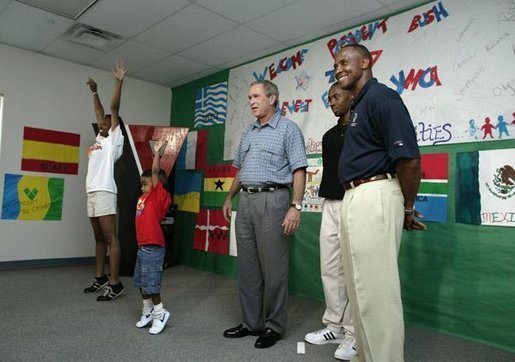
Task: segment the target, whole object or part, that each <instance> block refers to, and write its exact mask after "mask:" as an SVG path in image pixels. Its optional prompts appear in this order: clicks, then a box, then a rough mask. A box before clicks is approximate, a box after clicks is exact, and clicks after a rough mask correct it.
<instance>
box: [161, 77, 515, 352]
mask: <svg viewBox="0 0 515 362" xmlns="http://www.w3.org/2000/svg"><path fill="white" fill-rule="evenodd" d="M228 75H229V71H223V72H220V73H217V74H214V75H212V76H209V77H206V78H203V79H201V80H198V81H195V82H192V83H188V84H186V85H184V86H181V87H177V88H174V89H173V100H172V120H171V122H172V125H173V126H183V127H190V128H192V127H193V118H194V100H195V90H196V89H198V88H201V87H205V86H207V85H211V84H214V83H218V82H222V81H225V80H227V79H228ZM249 115H250V112H249ZM328 116H329V115H328ZM248 121H250V117H249V119H248V120H242V122H248ZM205 129H208V141H207V142H208V144H207V163H208V164H215V163H221V162H223V140H224V127H223V126H214V127H208V128H205ZM235 137H238V138H239V135H235ZM514 147H515V140H508V141H498V142H484V143H468V144H456V145H445V146H431V147H422V149H421V151H422V153H444V152H445V153H448V154H449V163H450V165H449V197H448V205H449V206H448V222H447V223H428V230H427V231H425V232H411V233H407V232H406V233H405V234H404V236H403V240H402V245H401V250H400V255H399V270H400V275H401V282H402V294H403V302H404V312H405V318H406V321H407V322H408V323H413V324H417V325H421V326H425V327H428V328H431V329H435V330H437V331H440V332H443V333H449V334H452V335H456V336H461V337H463V338H467V339H471V340H476V341H480V342H482V343H487V344H491V345H494V346H497V347H500V348H504V349H507V350H511V351H514V352H515V327H514V326H515V230H514V229H513V228H503V227H485V226H473V225H463V224H456V223H455V222H454V214H455V207H459V205H458V206H455V189H454V188H455V159H456V153H457V152H466V151H476V150H485V149H498V148H514ZM514 210H515V200H514ZM319 225H320V214H315V213H303V214H302V223H301V227H300V229H299V230H298V231H297V232H296V233H295V236H294V237H293V238H292V240H291V244H290V278H289V285H290V293H292V294H295V295H299V296H305V297H310V298H315V299H317V300H320V301H323V291H322V285H321V279H320V261H319V247H318V233H319ZM193 227H194V214H191V213H182V212H179V214H178V216H177V223H176V240H177V248H176V253H177V258H178V260H179V262H180V263H182V264H185V265H188V266H191V267H194V268H198V269H202V270H207V271H211V272H214V273H217V274H221V275H224V276H229V277H236V276H237V264H236V258H234V257H230V256H220V255H214V254H209V253H205V252H200V251H196V250H193V249H192V244H193V239H192V238H193ZM320 317H321V316H320Z"/></svg>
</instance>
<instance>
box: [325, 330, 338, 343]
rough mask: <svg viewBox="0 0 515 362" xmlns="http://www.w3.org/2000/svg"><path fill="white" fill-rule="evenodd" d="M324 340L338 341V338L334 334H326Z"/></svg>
mask: <svg viewBox="0 0 515 362" xmlns="http://www.w3.org/2000/svg"><path fill="white" fill-rule="evenodd" d="M324 338H325V340H326V341H329V340H332V339H336V337H335V336H334V334H333V332H329V333H324Z"/></svg>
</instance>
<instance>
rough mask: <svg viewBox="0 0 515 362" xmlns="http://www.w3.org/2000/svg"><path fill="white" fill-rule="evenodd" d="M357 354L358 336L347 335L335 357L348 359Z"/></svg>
mask: <svg viewBox="0 0 515 362" xmlns="http://www.w3.org/2000/svg"><path fill="white" fill-rule="evenodd" d="M355 355H356V338H354V337H353V336H350V335H345V338H344V339H343V342H342V343H340V345H339V346H338V349H337V350H336V352H334V358H336V359H341V360H345V361H348V360H350V359H351V358H352V357H354V356H355Z"/></svg>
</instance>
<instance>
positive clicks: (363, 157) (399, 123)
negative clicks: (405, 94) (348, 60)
mask: <svg viewBox="0 0 515 362" xmlns="http://www.w3.org/2000/svg"><path fill="white" fill-rule="evenodd" d="M399 158H409V159H415V158H420V153H419V149H418V145H417V136H416V134H415V128H414V127H413V123H412V121H411V117H410V115H409V112H408V110H407V108H406V106H405V105H404V102H403V101H402V99H401V97H400V96H399V94H397V92H395V91H394V90H393V89H390V88H388V87H387V86H385V85H384V84H381V83H379V82H378V81H377V79H375V78H371V79H369V80H368V81H367V82H366V83H365V86H364V87H363V88H362V89H361V91H360V92H359V95H358V97H357V98H356V100H355V101H354V104H353V105H352V108H351V116H350V120H349V124H348V126H347V133H346V135H345V142H344V144H343V149H342V152H341V154H340V161H339V164H338V177H339V179H340V182H341V183H342V184H343V183H346V182H350V181H352V180H355V179H360V178H369V177H372V176H375V175H379V174H384V173H386V172H391V173H394V172H395V162H396V161H397V160H398V159H399Z"/></svg>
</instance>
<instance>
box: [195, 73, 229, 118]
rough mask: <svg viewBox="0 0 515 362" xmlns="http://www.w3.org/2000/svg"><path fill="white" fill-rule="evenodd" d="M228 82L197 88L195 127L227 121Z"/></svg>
mask: <svg viewBox="0 0 515 362" xmlns="http://www.w3.org/2000/svg"><path fill="white" fill-rule="evenodd" d="M226 116H227V82H222V83H217V84H213V85H210V86H207V87H204V88H200V89H197V91H196V92H195V121H194V126H195V128H198V127H206V126H211V125H213V124H223V123H225V117H226Z"/></svg>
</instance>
